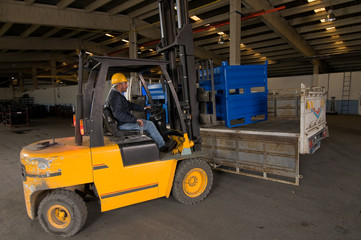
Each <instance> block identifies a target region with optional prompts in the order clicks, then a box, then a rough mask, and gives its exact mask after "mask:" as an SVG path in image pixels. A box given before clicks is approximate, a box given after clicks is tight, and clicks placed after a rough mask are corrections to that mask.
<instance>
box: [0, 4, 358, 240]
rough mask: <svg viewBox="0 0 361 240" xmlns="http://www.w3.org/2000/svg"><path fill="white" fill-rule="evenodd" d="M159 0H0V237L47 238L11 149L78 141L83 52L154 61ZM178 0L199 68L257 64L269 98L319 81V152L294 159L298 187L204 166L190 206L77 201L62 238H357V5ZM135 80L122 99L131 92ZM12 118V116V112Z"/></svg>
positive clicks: (159, 56) (152, 73)
mask: <svg viewBox="0 0 361 240" xmlns="http://www.w3.org/2000/svg"><path fill="white" fill-rule="evenodd" d="M177 1H178V0H177ZM177 1H174V4H176V3H177ZM158 2H159V1H158V0H131V1H130V0H1V1H0V113H1V114H0V120H1V123H0V134H1V135H0V136H1V139H0V143H1V144H0V150H1V152H2V156H1V157H0V162H1V163H2V167H1V170H0V180H1V181H2V182H3V184H2V187H1V193H0V207H1V209H0V216H1V217H0V234H1V236H2V237H1V238H3V239H26V238H33V239H53V237H52V236H50V235H48V234H47V233H45V232H44V231H43V230H42V227H41V225H40V224H39V223H38V222H37V221H34V220H30V219H29V218H28V217H27V213H26V209H25V204H24V193H23V186H22V179H21V168H20V163H19V153H20V151H21V150H22V148H23V147H24V146H26V145H28V144H30V143H33V142H37V141H41V140H44V139H53V138H60V137H70V136H74V127H73V126H72V124H73V122H72V121H73V120H72V117H73V116H72V115H73V111H74V106H75V105H76V104H77V92H78V82H79V76H78V67H79V58H78V56H79V53H80V52H81V51H84V52H85V56H86V57H91V56H97V55H98V56H107V57H120V58H130V59H148V60H163V59H164V53H159V52H158V51H157V50H159V48H160V47H159V46H160V45H159V44H160V42H161V24H160V18H159V4H158ZM187 2H188V8H189V17H190V18H189V19H188V21H189V23H190V24H191V27H192V32H193V43H194V59H195V61H196V63H198V62H201V61H204V60H207V59H212V62H213V64H214V67H215V68H217V67H218V68H220V69H222V66H225V64H226V65H228V64H229V65H230V66H234V65H245V66H252V65H263V66H265V67H266V69H267V71H266V73H265V79H266V85H265V86H266V88H267V91H268V94H273V95H277V94H279V92H281V91H284V90H292V92H294V91H296V93H299V92H300V90H299V89H300V87H301V84H303V85H305V86H306V87H307V88H312V87H316V88H317V89H323V91H324V94H325V100H326V101H325V111H327V113H328V114H327V120H326V122H327V126H328V129H329V136H328V137H327V138H326V139H324V140H323V141H322V144H321V147H320V148H319V149H318V150H317V151H316V152H315V153H313V154H300V155H299V159H298V157H297V164H299V166H298V165H297V167H296V168H297V171H298V170H299V174H300V175H299V176H297V179H298V178H299V185H298V184H296V185H292V184H291V185H290V184H282V183H280V182H278V183H277V182H274V181H265V180H264V179H258V178H262V177H258V178H252V177H248V176H241V175H237V174H231V173H226V172H221V171H213V172H214V173H213V174H214V183H213V189H212V191H211V193H210V195H209V196H208V197H207V199H205V200H204V201H203V202H201V203H199V204H196V205H191V206H187V205H182V204H180V203H178V202H177V201H176V200H175V199H174V198H172V195H171V197H170V198H169V199H166V198H160V199H157V200H153V201H148V202H145V203H141V204H135V205H132V206H127V207H124V208H120V209H117V210H112V211H109V212H101V208H100V206H99V202H98V201H97V200H96V199H94V198H91V197H87V198H85V202H86V204H87V208H88V219H87V221H86V222H85V225H84V227H83V229H82V230H81V231H80V232H79V233H78V234H76V235H75V236H73V237H72V238H74V239H96V238H99V237H102V238H104V239H115V238H120V239H123V238H124V239H221V238H229V239H266V238H267V239H268V238H269V239H290V238H292V239H359V236H360V234H361V228H360V224H361V204H360V198H361V191H360V189H361V188H360V187H361V181H360V175H359V170H361V159H360V156H361V152H360V148H359V143H360V142H361V124H360V122H361V116H360V115H361V57H360V55H361V1H360V0H188V1H187ZM175 11H177V9H175ZM225 61H226V62H227V63H225ZM84 74H85V76H84V81H85V83H86V79H87V78H88V76H89V75H88V74H87V73H86V72H84ZM161 74H162V73H161V71H160V69H158V68H154V69H150V70H149V71H147V72H144V76H145V79H146V81H147V83H149V84H152V83H160V82H161V79H162V77H161ZM131 76H133V75H127V77H129V78H130V77H131ZM106 80H107V81H106V82H105V89H104V94H103V97H104V99H103V100H102V101H103V102H105V97H106V96H107V94H108V92H109V89H110V88H111V83H110V76H108V79H106ZM132 81H138V80H136V78H135V80H134V79H133V78H132ZM132 83H133V82H132ZM137 84H138V83H137V82H134V83H133V88H132V94H136V95H137V94H141V90H140V87H139V84H138V86H137ZM297 101H298V102H297ZM299 101H300V99H299V98H297V99H296V105H297V104H299ZM268 104H269V103H268ZM292 107H294V106H292ZM296 107H297V106H296ZM297 109H298V108H297ZM297 109H296V111H297V113H296V115H297V114H299V112H298V110H297ZM8 113H9V114H8ZM11 113H13V114H16V113H20V115H19V116H18V118H17V119H15V118H14V120H12V119H11ZM274 114H275V113H274ZM315 115H316V116H317V114H316V113H315ZM9 116H10V120H9ZM325 116H326V114H325ZM19 119H20V120H19ZM12 121H13V122H12ZM17 121H19V122H17ZM267 121H268V120H267ZM11 122H12V123H11ZM256 124H257V123H256ZM265 126H267V125H265ZM285 126H286V124H285ZM240 129H241V130H242V129H243V128H242V127H241V128H240ZM287 134H290V133H287ZM297 156H298V154H297ZM298 168H299V169H298ZM297 185H298V186H297ZM54 239H55V237H54Z"/></svg>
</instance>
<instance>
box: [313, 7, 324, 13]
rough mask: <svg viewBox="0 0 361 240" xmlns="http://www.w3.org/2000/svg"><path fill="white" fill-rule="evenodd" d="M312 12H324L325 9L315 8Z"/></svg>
mask: <svg viewBox="0 0 361 240" xmlns="http://www.w3.org/2000/svg"><path fill="white" fill-rule="evenodd" d="M313 11H315V13H319V12H326V8H324V7H322V8H317V9H315V10H313Z"/></svg>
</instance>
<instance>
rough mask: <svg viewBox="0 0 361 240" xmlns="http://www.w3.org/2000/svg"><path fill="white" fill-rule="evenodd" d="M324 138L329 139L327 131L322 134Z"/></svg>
mask: <svg viewBox="0 0 361 240" xmlns="http://www.w3.org/2000/svg"><path fill="white" fill-rule="evenodd" d="M322 137H324V138H325V137H327V131H326V130H323V132H322Z"/></svg>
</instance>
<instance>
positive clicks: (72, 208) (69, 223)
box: [38, 189, 88, 237]
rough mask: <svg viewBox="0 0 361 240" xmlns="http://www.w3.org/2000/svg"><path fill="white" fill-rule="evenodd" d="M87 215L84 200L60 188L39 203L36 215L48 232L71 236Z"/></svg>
mask: <svg viewBox="0 0 361 240" xmlns="http://www.w3.org/2000/svg"><path fill="white" fill-rule="evenodd" d="M87 215H88V211H87V207H86V205H85V202H84V200H83V199H82V198H81V197H80V196H79V195H78V194H76V193H75V192H72V191H68V190H64V189H60V190H56V191H54V192H51V193H50V194H49V195H47V196H46V197H45V198H44V199H43V200H42V201H41V203H40V205H39V210H38V216H39V222H40V225H41V227H42V228H43V229H44V230H45V231H46V232H48V233H50V234H53V235H56V236H60V237H71V236H73V235H74V234H76V233H77V232H78V231H79V230H80V229H81V228H82V227H83V225H84V223H85V221H86V218H87Z"/></svg>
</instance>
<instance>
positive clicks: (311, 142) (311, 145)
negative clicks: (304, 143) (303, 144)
mask: <svg viewBox="0 0 361 240" xmlns="http://www.w3.org/2000/svg"><path fill="white" fill-rule="evenodd" d="M309 147H310V149H312V147H313V141H312V139H310V140H309Z"/></svg>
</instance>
